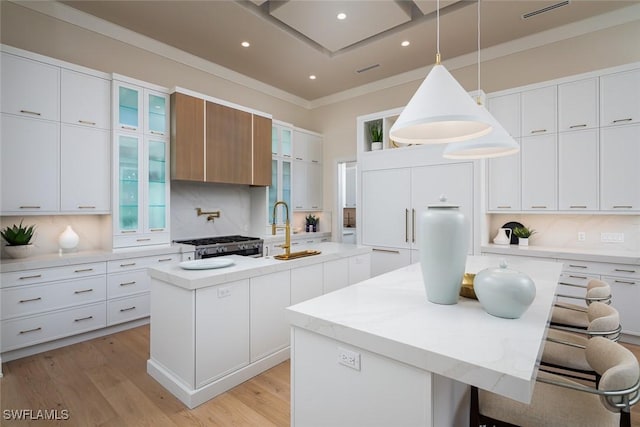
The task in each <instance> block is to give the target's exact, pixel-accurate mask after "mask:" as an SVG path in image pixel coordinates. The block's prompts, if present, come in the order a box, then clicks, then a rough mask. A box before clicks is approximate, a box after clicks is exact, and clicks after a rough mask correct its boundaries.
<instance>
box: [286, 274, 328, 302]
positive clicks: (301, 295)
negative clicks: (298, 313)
mask: <svg viewBox="0 0 640 427" xmlns="http://www.w3.org/2000/svg"><path fill="white" fill-rule="evenodd" d="M322 266H323V264H314V265H309V266H306V267H299V268H294V269H292V270H291V304H292V305H293V304H298V303H299V302H302V301H306V300H308V299H311V298H315V297H319V296H320V295H322V294H323V287H322V285H323V277H324V276H323V267H322ZM325 292H326V291H325Z"/></svg>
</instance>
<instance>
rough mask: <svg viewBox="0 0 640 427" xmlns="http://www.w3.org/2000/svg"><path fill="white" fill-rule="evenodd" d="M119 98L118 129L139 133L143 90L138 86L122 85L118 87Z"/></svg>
mask: <svg viewBox="0 0 640 427" xmlns="http://www.w3.org/2000/svg"><path fill="white" fill-rule="evenodd" d="M116 91H117V96H118V105H117V106H116V107H117V111H116V115H117V127H118V128H119V129H124V130H130V131H138V130H139V129H141V128H140V125H141V118H142V110H141V107H142V102H141V101H142V90H141V88H138V87H136V86H128V85H124V84H122V83H118V84H117V85H116Z"/></svg>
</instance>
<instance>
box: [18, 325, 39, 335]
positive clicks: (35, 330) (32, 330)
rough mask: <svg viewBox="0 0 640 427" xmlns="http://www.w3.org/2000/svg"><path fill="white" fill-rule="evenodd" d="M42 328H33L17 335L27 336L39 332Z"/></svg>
mask: <svg viewBox="0 0 640 427" xmlns="http://www.w3.org/2000/svg"><path fill="white" fill-rule="evenodd" d="M41 330H42V328H41V327H40V326H38V327H37V328H33V329H27V330H26V331H20V332H19V334H20V335H22V334H28V333H29V332H38V331H41Z"/></svg>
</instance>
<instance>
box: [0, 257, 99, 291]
mask: <svg viewBox="0 0 640 427" xmlns="http://www.w3.org/2000/svg"><path fill="white" fill-rule="evenodd" d="M106 271H107V263H106V262H94V263H90V264H75V265H65V266H63V267H51V268H38V269H33V270H22V271H13V272H9V273H0V287H2V288H7V287H10V286H20V285H33V284H36V283H43V282H50V281H53V280H65V279H75V278H77V277H87V276H95V275H98V274H105V273H106Z"/></svg>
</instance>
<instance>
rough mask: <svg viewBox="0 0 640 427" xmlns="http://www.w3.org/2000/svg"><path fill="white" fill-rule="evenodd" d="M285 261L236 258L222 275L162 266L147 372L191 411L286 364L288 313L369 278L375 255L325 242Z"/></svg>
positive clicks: (154, 293) (154, 277)
mask: <svg viewBox="0 0 640 427" xmlns="http://www.w3.org/2000/svg"><path fill="white" fill-rule="evenodd" d="M305 249H312V250H318V251H320V252H321V253H320V254H319V255H314V256H309V257H304V258H299V259H295V260H289V261H280V260H276V259H274V258H272V257H263V258H251V257H243V256H239V255H231V256H226V257H216V258H210V259H208V260H207V259H205V260H201V261H202V262H206V261H211V260H223V261H226V260H229V261H232V262H233V264H232V265H231V266H228V267H225V268H218V269H207V270H184V269H182V268H181V267H179V266H178V265H166V266H157V267H154V268H150V269H149V274H150V275H151V343H150V344H151V349H150V350H151V351H150V353H151V354H150V359H149V361H148V362H147V372H148V373H149V374H150V375H151V376H152V377H153V378H155V379H156V380H157V381H158V382H160V384H162V385H163V386H164V387H165V388H166V389H168V390H169V391H170V392H171V393H172V394H173V395H175V396H176V397H177V398H178V399H180V400H181V401H182V402H183V403H184V404H185V405H187V406H188V407H190V408H194V407H196V406H198V405H200V404H201V403H203V402H205V401H207V400H209V399H211V398H213V397H214V396H216V395H218V394H220V393H222V392H224V391H227V390H229V389H231V388H232V387H235V386H236V385H238V384H240V383H242V382H244V381H246V380H248V379H249V378H251V377H253V376H255V375H257V374H259V373H260V372H262V371H265V370H267V369H269V368H271V367H273V366H275V365H277V364H278V363H281V362H283V361H285V360H287V359H288V358H289V337H290V332H289V323H288V321H287V318H286V312H285V309H286V307H288V306H290V305H291V304H296V303H299V302H302V301H305V300H307V299H310V298H313V297H316V296H320V295H322V294H327V293H329V292H332V291H334V290H337V289H340V288H343V287H346V286H348V285H350V284H353V283H357V282H360V281H362V280H365V279H367V278H369V277H370V270H371V268H370V252H371V249H370V248H366V247H359V246H356V245H345V244H339V243H330V242H327V243H320V244H315V245H309V246H307V247H305Z"/></svg>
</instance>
